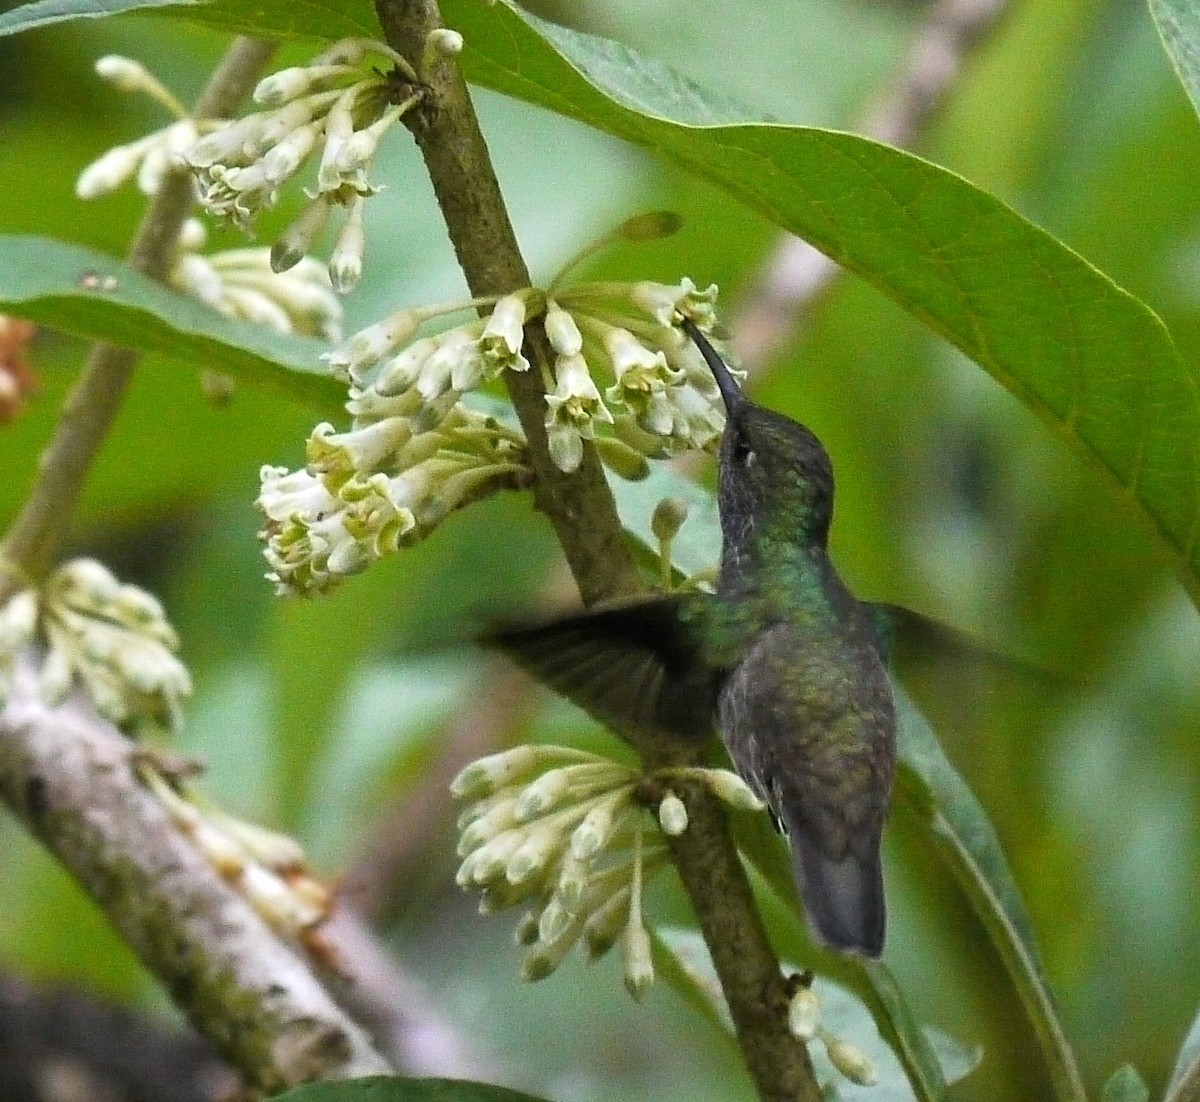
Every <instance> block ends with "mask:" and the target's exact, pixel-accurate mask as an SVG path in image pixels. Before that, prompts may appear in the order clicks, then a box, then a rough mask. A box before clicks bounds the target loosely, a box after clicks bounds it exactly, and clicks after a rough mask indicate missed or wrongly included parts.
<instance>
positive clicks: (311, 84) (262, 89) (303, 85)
mask: <svg viewBox="0 0 1200 1102" xmlns="http://www.w3.org/2000/svg"><path fill="white" fill-rule="evenodd" d="M353 72H354V67H353V66H352V65H337V64H334V65H315V64H309V65H296V66H293V67H292V68H290V69H280V70H279V71H278V72H277V73H271V74H270V76H266V77H263V79H262V80H260V81H259V82H258V85H257V87H255V89H254V102H255V103H261V104H263V106H265V107H280V106H282V105H283V104H285V103H287V102H288V101H289V100H293V99H296V98H297V97H299V96H303V95H306V94H307V93H309V92H312V91H315V90H316V89H319V88H325V87H327V86H328V85H330V84H331V83H333V82H334V81H336V80H339V79H340V78H341V77H344V76H349V75H350V74H352V73H353Z"/></svg>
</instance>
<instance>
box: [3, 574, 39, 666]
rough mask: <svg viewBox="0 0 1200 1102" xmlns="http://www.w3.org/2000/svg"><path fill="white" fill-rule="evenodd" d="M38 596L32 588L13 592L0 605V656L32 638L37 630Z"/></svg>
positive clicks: (9, 652)
mask: <svg viewBox="0 0 1200 1102" xmlns="http://www.w3.org/2000/svg"><path fill="white" fill-rule="evenodd" d="M37 615H38V596H37V592H36V591H35V590H32V589H22V590H21V591H20V592H19V593H14V594H13V595H12V596H11V597H9V599H8V600H7V601H5V602H4V604H3V606H0V657H2V656H4V655H5V654H11V653H12V652H13V651H15V650H17V648H18V647H22V646H24V645H25V644H26V643H27V642H29V640H30V639H32V638H33V635H34V632H35V631H36V630H37Z"/></svg>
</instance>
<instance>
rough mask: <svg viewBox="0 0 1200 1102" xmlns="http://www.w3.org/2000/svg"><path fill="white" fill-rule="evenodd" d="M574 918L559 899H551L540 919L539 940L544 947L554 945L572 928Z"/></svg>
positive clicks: (538, 926)
mask: <svg viewBox="0 0 1200 1102" xmlns="http://www.w3.org/2000/svg"><path fill="white" fill-rule="evenodd" d="M574 918H575V916H574V915H572V914H571V913H570V912H569V911H567V910H566V909H564V907H563V906H562V904H561V903H559V901H558V900H557V899H551V900H550V902H548V903H547V904H546V906H545V907H543V908H542V913H541V915H540V916H539V917H538V924H537V931H538V938H539V939H540V940H541V941H542V943H543V944H544V945H553V944H554V943H555V942H556V941H557V940H558V939H559V938H560V937H562V936H563V934H565V933H566V932H567V931H568V930H569V929H570V928H571V922H572V920H573V919H574Z"/></svg>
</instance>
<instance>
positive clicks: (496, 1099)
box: [275, 1076, 545, 1102]
mask: <svg viewBox="0 0 1200 1102" xmlns="http://www.w3.org/2000/svg"><path fill="white" fill-rule="evenodd" d="M275 1097H276V1099H277V1100H278V1102H545V1100H544V1099H539V1098H536V1097H535V1096H534V1095H532V1094H522V1093H521V1092H520V1091H513V1090H509V1089H508V1088H507V1087H493V1086H491V1085H489V1084H487V1083H471V1082H468V1081H467V1080H465V1079H399V1078H393V1077H391V1076H374V1077H370V1078H366V1079H350V1080H342V1081H339V1082H327V1083H309V1084H307V1085H306V1086H303V1087H297V1088H296V1089H295V1090H290V1091H284V1093H283V1094H277V1095H276V1096H275Z"/></svg>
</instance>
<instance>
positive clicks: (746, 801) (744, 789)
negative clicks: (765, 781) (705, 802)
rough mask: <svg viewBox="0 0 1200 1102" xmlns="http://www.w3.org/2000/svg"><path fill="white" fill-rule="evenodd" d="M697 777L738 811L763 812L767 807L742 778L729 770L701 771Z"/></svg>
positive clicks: (719, 797)
mask: <svg viewBox="0 0 1200 1102" xmlns="http://www.w3.org/2000/svg"><path fill="white" fill-rule="evenodd" d="M697 775H698V776H699V777H700V779H701V780H703V781H704V783H705V784H706V785H708V787H709V788H710V789H712V791H713V794H714V795H715V796H716V797H717V798H718V799H719V800H722V801H724V802H725V803H727V804H728V805H729V806H730V807H732V808H735V809H736V810H738V811H762V809H763V808H764V807H765V806H766V805H765V804H764V803H763V802H762V800H761V799H759V798H758V796H757V795H755V793H754V791H753V790H752V789H751V788H750V786H749V785H748V784H746V782H745V781H744V780H742V778H741V777H739V776H738V775H737V774H736V773H731V772H730V771H729V770H728V769H700V770H697Z"/></svg>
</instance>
